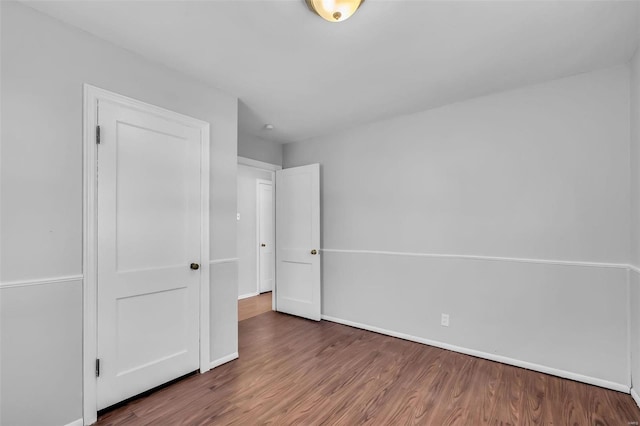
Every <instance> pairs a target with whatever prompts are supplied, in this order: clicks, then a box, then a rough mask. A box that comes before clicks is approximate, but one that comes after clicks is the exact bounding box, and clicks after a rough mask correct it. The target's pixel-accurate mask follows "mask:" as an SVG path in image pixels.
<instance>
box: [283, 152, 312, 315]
mask: <svg viewBox="0 0 640 426" xmlns="http://www.w3.org/2000/svg"><path fill="white" fill-rule="evenodd" d="M276 188H277V191H276V244H277V250H276V262H277V263H276V264H277V267H276V275H277V280H278V283H277V288H276V309H277V310H278V311H280V312H285V313H288V314H292V315H297V316H301V317H305V318H309V319H312V320H316V321H319V320H320V314H321V293H320V250H319V249H320V165H318V164H311V165H308V166H302V167H293V168H290V169H284V170H278V171H277V172H276Z"/></svg>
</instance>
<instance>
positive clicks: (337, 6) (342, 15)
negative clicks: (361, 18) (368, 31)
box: [304, 0, 364, 22]
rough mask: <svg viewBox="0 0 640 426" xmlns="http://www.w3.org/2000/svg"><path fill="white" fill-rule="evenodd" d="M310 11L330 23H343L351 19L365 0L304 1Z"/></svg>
mask: <svg viewBox="0 0 640 426" xmlns="http://www.w3.org/2000/svg"><path fill="white" fill-rule="evenodd" d="M304 1H305V3H307V6H308V7H309V9H311V11H312V12H314V13H316V14H317V15H318V16H320V17H321V18H323V19H325V20H327V21H329V22H342V21H345V20H347V19H349V18H350V17H351V15H353V14H354V13H356V10H358V8H359V7H360V5H361V4H362V3H364V0H304Z"/></svg>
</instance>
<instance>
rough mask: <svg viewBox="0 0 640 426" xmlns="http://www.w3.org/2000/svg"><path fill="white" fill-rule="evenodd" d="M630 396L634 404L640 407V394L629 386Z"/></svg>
mask: <svg viewBox="0 0 640 426" xmlns="http://www.w3.org/2000/svg"><path fill="white" fill-rule="evenodd" d="M631 397H632V398H633V400H634V401H635V402H636V405H637V406H638V407H640V395H638V393H637V392H636V390H635V388H631Z"/></svg>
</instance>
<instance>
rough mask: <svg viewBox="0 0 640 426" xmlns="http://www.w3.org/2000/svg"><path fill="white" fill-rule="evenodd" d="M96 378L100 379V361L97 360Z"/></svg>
mask: <svg viewBox="0 0 640 426" xmlns="http://www.w3.org/2000/svg"><path fill="white" fill-rule="evenodd" d="M96 377H100V359H96Z"/></svg>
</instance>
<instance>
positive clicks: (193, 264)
mask: <svg viewBox="0 0 640 426" xmlns="http://www.w3.org/2000/svg"><path fill="white" fill-rule="evenodd" d="M191 269H193V270H194V271H197V270H198V269H200V265H198V264H197V263H192V264H191Z"/></svg>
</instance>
